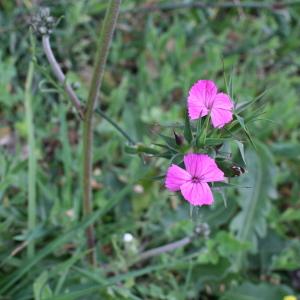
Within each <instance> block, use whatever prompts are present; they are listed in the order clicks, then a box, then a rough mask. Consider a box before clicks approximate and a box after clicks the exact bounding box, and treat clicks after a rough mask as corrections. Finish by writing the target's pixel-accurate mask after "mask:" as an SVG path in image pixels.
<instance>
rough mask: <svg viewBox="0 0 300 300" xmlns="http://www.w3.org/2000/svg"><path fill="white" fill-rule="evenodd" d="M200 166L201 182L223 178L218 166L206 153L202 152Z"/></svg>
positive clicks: (221, 179)
mask: <svg viewBox="0 0 300 300" xmlns="http://www.w3.org/2000/svg"><path fill="white" fill-rule="evenodd" d="M202 166H203V169H202V172H201V181H202V182H214V181H223V180H224V179H225V178H224V173H223V172H222V171H221V170H220V169H219V168H218V166H217V164H216V162H215V161H214V159H212V158H211V157H209V156H208V155H204V154H202Z"/></svg>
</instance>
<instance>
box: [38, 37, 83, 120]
mask: <svg viewBox="0 0 300 300" xmlns="http://www.w3.org/2000/svg"><path fill="white" fill-rule="evenodd" d="M43 49H44V52H45V54H46V56H47V59H48V62H49V64H50V66H51V68H52V71H53V73H54V75H55V76H56V78H57V79H58V81H59V82H60V83H61V84H62V85H63V86H64V88H65V91H66V92H67V94H68V95H69V97H70V100H71V102H72V104H73V106H74V107H75V108H76V110H77V112H78V113H79V115H80V117H81V118H83V107H82V105H81V102H80V100H79V99H78V97H77V95H76V94H75V92H74V90H73V89H72V87H71V86H70V85H69V84H68V83H67V82H66V77H65V75H64V73H63V71H62V70H61V67H60V65H59V64H58V62H57V60H56V58H55V56H54V54H53V52H52V48H51V45H50V39H49V35H43Z"/></svg>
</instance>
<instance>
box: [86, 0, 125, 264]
mask: <svg viewBox="0 0 300 300" xmlns="http://www.w3.org/2000/svg"><path fill="white" fill-rule="evenodd" d="M120 3H121V0H110V2H109V4H108V9H107V11H106V14H105V19H104V22H103V25H102V30H101V35H100V40H99V45H98V48H97V53H96V58H95V63H94V71H93V77H92V82H91V86H90V90H89V96H88V100H87V106H86V112H85V115H84V122H83V178H82V184H83V214H84V216H88V215H90V214H91V213H92V211H93V209H92V199H91V194H92V190H91V179H92V162H93V155H92V148H93V112H94V106H95V103H96V100H97V98H98V93H99V90H100V88H101V83H102V79H103V74H104V69H105V65H106V60H107V55H108V50H109V47H110V43H111V40H112V36H113V32H114V29H115V26H116V22H117V18H118V14H119V8H120ZM86 234H87V246H88V249H90V250H91V252H89V255H88V259H89V262H90V263H91V264H92V265H94V266H96V252H95V238H94V227H93V226H92V225H91V226H89V227H88V228H87V231H86Z"/></svg>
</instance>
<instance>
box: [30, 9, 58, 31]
mask: <svg viewBox="0 0 300 300" xmlns="http://www.w3.org/2000/svg"><path fill="white" fill-rule="evenodd" d="M31 26H32V28H33V30H34V31H35V32H36V33H37V34H39V35H42V36H43V35H50V34H51V33H52V31H53V28H54V27H55V26H56V22H55V19H54V17H52V16H51V15H50V10H49V8H48V7H42V8H40V9H39V11H38V13H37V14H36V15H35V16H33V17H32V18H31Z"/></svg>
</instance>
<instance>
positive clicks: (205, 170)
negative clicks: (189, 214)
mask: <svg viewBox="0 0 300 300" xmlns="http://www.w3.org/2000/svg"><path fill="white" fill-rule="evenodd" d="M184 165H185V169H186V170H184V169H182V168H180V167H178V166H177V165H174V164H173V165H171V166H170V167H169V169H168V171H167V176H166V181H165V186H166V188H167V189H168V190H170V191H172V192H176V191H181V194H182V195H183V197H184V199H185V200H187V201H188V202H189V203H191V204H192V205H199V206H201V205H211V204H212V203H213V202H214V198H213V194H212V192H211V189H210V187H209V185H208V184H207V183H208V182H214V181H223V180H224V173H223V172H222V171H221V170H220V169H219V168H218V166H217V164H216V163H215V161H214V160H213V159H212V158H211V157H209V156H208V155H206V154H193V153H190V154H186V155H185V156H184Z"/></svg>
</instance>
